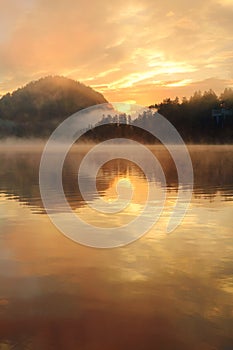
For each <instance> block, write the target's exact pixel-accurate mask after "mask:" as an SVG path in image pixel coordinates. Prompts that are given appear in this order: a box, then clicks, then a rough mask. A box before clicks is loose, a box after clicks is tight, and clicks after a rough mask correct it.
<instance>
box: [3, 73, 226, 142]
mask: <svg viewBox="0 0 233 350" xmlns="http://www.w3.org/2000/svg"><path fill="white" fill-rule="evenodd" d="M106 102H107V100H106V99H105V98H104V96H103V95H101V94H100V93H98V92H96V91H95V90H93V89H92V88H90V87H88V86H85V85H84V84H81V83H79V82H77V81H74V80H72V79H68V78H64V77H59V76H56V77H46V78H42V79H40V80H38V81H35V82H31V83H29V84H27V85H26V86H25V87H23V88H20V89H18V90H16V91H14V92H13V93H12V94H10V93H8V94H6V95H4V96H3V97H2V98H1V99H0V137H1V138H5V137H11V136H14V137H20V138H22V137H24V138H25V137H26V138H28V137H40V138H47V137H49V135H50V134H51V132H52V131H53V130H54V129H55V128H56V127H57V126H58V125H59V124H60V123H61V122H62V121H63V120H64V119H65V118H67V117H68V116H69V115H71V114H73V113H75V112H77V111H79V110H81V109H84V108H86V107H89V106H93V105H96V104H101V103H106ZM156 112H159V113H160V114H161V115H163V116H164V117H165V118H167V119H168V120H169V121H170V122H171V123H172V124H173V125H174V127H175V128H176V129H177V131H178V132H179V133H180V135H181V137H182V138H183V139H184V141H185V142H187V143H213V144H219V143H220V144H221V143H232V142H233V90H232V89H231V88H226V89H225V90H224V91H223V92H222V93H221V94H220V95H219V96H217V95H216V93H215V92H214V91H213V90H209V91H205V92H204V93H202V92H201V91H197V92H195V93H194V94H193V96H191V97H190V98H189V99H188V98H186V97H183V98H182V100H181V101H180V100H179V98H178V97H176V98H175V99H174V100H172V99H170V98H166V99H164V100H163V101H162V102H161V103H159V104H152V105H150V106H149V111H148V112H144V113H142V114H140V115H139V116H138V118H137V119H135V120H134V121H133V122H130V123H129V119H130V116H129V115H126V114H120V115H118V116H117V115H116V116H115V117H112V116H110V115H108V116H103V119H102V121H101V122H100V123H99V124H98V125H95V126H94V127H95V128H94V130H91V131H87V133H86V134H85V135H84V138H85V139H86V140H92V141H99V140H103V139H106V138H113V137H127V138H132V139H135V140H139V141H140V142H143V143H156V142H158V140H155V138H154V137H152V135H150V134H149V133H148V132H145V131H144V130H142V129H143V128H144V127H145V126H147V127H149V128H150V127H155V128H156V118H155V115H156V114H155V113H156ZM114 118H115V119H114ZM107 122H109V123H110V124H109V125H104V126H103V125H102V124H106V123H107ZM129 124H130V125H129Z"/></svg>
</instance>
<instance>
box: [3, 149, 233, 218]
mask: <svg viewBox="0 0 233 350" xmlns="http://www.w3.org/2000/svg"><path fill="white" fill-rule="evenodd" d="M152 150H153V153H154V154H155V156H156V157H157V159H158V161H159V162H160V164H161V166H162V168H163V171H164V173H165V176H166V182H167V187H168V190H169V191H177V172H176V168H175V164H174V162H173V160H172V158H171V156H170V155H169V154H168V152H167V151H166V150H165V149H163V148H162V147H160V146H154V147H153V148H152ZM190 153H191V158H192V162H193V168H194V194H195V195H196V196H202V197H203V196H207V197H208V196H209V197H212V196H214V195H215V194H216V193H217V191H218V192H220V194H221V195H222V196H223V197H224V198H225V199H227V198H229V193H230V189H231V188H232V168H233V157H232V147H231V146H229V147H227V146H226V147H225V148H224V150H223V149H222V148H221V147H217V146H213V147H210V146H208V147H205V146H194V147H190ZM85 154H86V151H84V150H82V151H80V152H77V150H75V151H74V152H73V151H72V152H70V154H69V155H68V157H67V159H66V161H65V164H64V168H63V187H64V192H65V194H66V196H67V199H68V201H69V203H70V206H71V207H72V209H75V208H77V207H80V206H83V205H85V202H84V201H83V198H82V196H81V193H80V191H79V189H78V181H77V171H78V167H79V164H80V162H81V160H82V158H83V156H84V155H85ZM0 162H1V168H0V178H1V182H0V191H1V192H2V193H5V194H6V195H7V196H8V197H12V196H13V197H16V198H17V200H19V201H20V202H23V203H25V204H26V205H29V206H30V207H33V208H37V211H38V208H39V209H40V211H41V212H43V211H44V210H43V205H42V201H41V198H40V191H39V184H38V173H39V163H40V152H22V153H21V152H16V153H13V152H8V153H5V154H3V153H0ZM91 175H92V174H89V176H91ZM128 175H134V176H136V177H140V178H142V177H144V174H143V172H142V171H141V169H139V168H138V166H137V165H135V164H133V163H132V162H129V161H126V160H123V159H115V160H112V161H109V162H107V163H106V164H104V166H103V167H102V168H101V169H100V170H99V173H98V176H97V189H98V191H99V192H100V193H104V192H105V191H106V190H107V189H108V188H109V187H110V186H111V185H112V183H113V181H114V179H115V178H116V177H119V176H128ZM149 180H150V181H156V179H155V178H154V177H153V174H150V175H149ZM87 190H88V187H87ZM90 196H91V193H90Z"/></svg>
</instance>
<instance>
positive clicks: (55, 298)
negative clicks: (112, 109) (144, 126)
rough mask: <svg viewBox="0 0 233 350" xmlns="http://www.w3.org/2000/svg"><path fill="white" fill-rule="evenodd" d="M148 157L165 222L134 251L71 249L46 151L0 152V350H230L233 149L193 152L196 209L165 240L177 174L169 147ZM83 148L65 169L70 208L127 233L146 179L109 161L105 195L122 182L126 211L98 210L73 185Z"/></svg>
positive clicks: (100, 184)
mask: <svg viewBox="0 0 233 350" xmlns="http://www.w3.org/2000/svg"><path fill="white" fill-rule="evenodd" d="M149 148H150V149H151V151H152V152H153V153H154V155H155V156H156V157H157V159H158V160H159V161H160V163H161V165H162V168H163V170H164V173H165V176H166V201H165V205H164V208H163V211H162V214H161V217H160V218H159V220H158V222H157V223H156V224H155V225H154V226H153V227H152V228H151V229H150V230H149V231H148V232H147V233H146V234H145V235H143V237H141V238H140V239H138V240H136V241H134V242H133V243H130V244H128V245H126V246H122V247H117V248H112V249H97V248H91V247H87V246H84V245H81V244H78V243H75V242H73V241H72V240H70V239H69V238H67V237H66V236H64V235H63V234H62V233H61V232H60V231H59V230H58V229H57V228H56V227H55V226H54V225H53V224H52V222H51V221H50V220H49V218H48V216H47V215H46V212H45V210H44V207H43V204H42V200H41V197H40V191H39V185H38V173H39V164H40V157H41V150H42V148H41V146H40V145H39V144H38V145H36V144H34V146H33V147H32V146H31V147H27V145H26V144H25V145H21V144H18V145H15V146H10V145H9V144H6V145H4V144H2V145H0V218H1V220H0V350H8V349H9V350H10V349H17V350H18V349H23V350H27V349H30V350H37V349H38V350H42V349H43V350H50V349H59V350H61V349H72V350H73V349H82V350H84V349H86V350H100V349H101V350H119V349H123V350H124V349H127V350H131V349H132V350H150V349H151V350H152V349H153V350H155V349H158V350H176V349H177V350H215V349H218V350H230V349H233V337H232V329H233V259H232V258H233V230H232V223H233V220H232V217H233V212H232V209H233V191H232V190H233V176H232V169H233V146H227V145H224V146H189V151H190V156H191V159H192V163H193V170H194V190H193V195H192V200H191V203H190V205H189V208H188V211H187V214H186V216H185V217H184V219H183V221H182V222H181V224H180V225H179V226H178V227H177V228H176V229H175V230H174V231H173V232H172V233H170V234H167V233H166V230H165V228H166V225H167V222H168V220H169V217H170V215H171V211H172V205H174V203H175V200H176V196H177V191H178V180H177V173H176V168H175V165H174V162H173V160H172V158H171V156H170V155H169V154H168V152H167V151H166V150H165V149H164V148H162V147H160V146H150V147H149ZM89 149H90V146H88V145H86V146H79V145H77V146H75V147H73V148H72V150H71V152H69V154H68V156H67V158H66V160H65V164H64V168H63V187H64V192H65V194H66V198H67V200H68V202H69V204H70V207H71V208H72V210H73V211H74V212H75V213H76V215H78V216H80V217H81V218H82V219H83V220H89V222H90V223H91V225H96V226H97V227H105V228H106V227H112V226H113V225H115V226H116V227H118V226H121V225H123V224H127V223H128V222H129V221H130V220H132V218H134V217H135V216H137V215H139V213H140V210H141V207H142V205H143V203H144V202H145V201H146V192H147V181H148V179H146V178H145V176H144V174H143V172H142V170H141V169H140V168H139V167H138V166H137V165H135V164H134V163H133V162H131V161H127V160H126V159H115V160H112V161H109V162H107V163H106V164H104V166H103V167H102V168H101V169H100V171H99V172H98V176H97V189H98V192H99V194H100V196H101V198H103V199H104V200H105V201H106V202H108V201H110V202H111V201H113V200H114V199H115V198H116V184H117V182H118V181H119V180H121V179H127V181H129V182H130V183H131V184H132V186H133V189H134V195H133V197H132V204H131V205H129V206H128V207H127V208H126V209H125V210H124V212H119V213H117V214H115V215H110V214H103V213H97V212H95V211H94V210H92V209H91V208H89V207H88V203H87V202H85V200H84V199H83V197H82V195H81V194H80V191H79V189H78V186H77V167H78V165H79V164H80V162H81V160H82V159H83V156H84V155H85V154H86V153H87V151H88V150H89ZM106 152H108V150H107V149H106ZM149 181H150V182H152V183H153V182H154V183H155V185H156V186H159V184H158V183H157V182H156V179H155V178H153V177H151V178H150V179H149ZM48 194H49V192H48ZM89 195H90V196H89V198H90V202H92V201H93V202H94V201H95V200H96V198H95V196H91V193H90V194H89ZM63 214H64V213H63V212H62V208H61V210H60V213H59V215H63ZM149 219H150V218H149Z"/></svg>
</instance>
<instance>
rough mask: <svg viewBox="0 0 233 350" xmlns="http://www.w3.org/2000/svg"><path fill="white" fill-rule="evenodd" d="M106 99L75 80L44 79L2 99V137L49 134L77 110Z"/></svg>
mask: <svg viewBox="0 0 233 350" xmlns="http://www.w3.org/2000/svg"><path fill="white" fill-rule="evenodd" d="M106 102H107V100H106V99H105V98H104V96H103V95H101V94H100V93H98V92H96V91H95V90H93V89H92V88H90V87H88V86H85V85H84V84H81V83H79V82H77V81H75V80H72V79H68V78H65V77H61V76H54V77H51V76H49V77H45V78H41V79H40V80H37V81H33V82H31V83H29V84H27V85H26V86H24V87H23V88H20V89H18V90H16V91H14V92H13V93H12V94H10V93H8V94H6V95H4V96H3V97H2V98H1V99H0V136H2V137H4V136H11V135H14V136H19V137H24V136H25V137H27V136H37V137H41V136H48V135H49V134H50V133H51V132H52V131H53V130H54V129H55V128H56V126H57V125H59V123H60V122H61V121H63V120H64V119H65V118H66V117H68V116H69V115H71V114H73V113H74V112H77V111H78V110H81V109H83V108H86V107H90V106H93V105H95V104H101V103H106Z"/></svg>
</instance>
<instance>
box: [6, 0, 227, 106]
mask: <svg viewBox="0 0 233 350" xmlns="http://www.w3.org/2000/svg"><path fill="white" fill-rule="evenodd" d="M0 9H1V10H0V95H3V94H5V93H6V92H11V91H13V90H15V89H17V88H19V87H22V86H23V85H25V84H26V83H28V82H30V81H31V80H36V79H39V78H41V77H44V76H47V75H63V76H66V77H69V78H72V79H75V80H78V81H80V82H82V83H84V84H86V85H89V86H91V87H93V88H94V89H95V90H97V91H99V92H101V93H103V94H104V96H105V97H106V99H107V100H108V101H109V102H126V101H127V102H131V103H138V104H142V105H150V104H153V103H157V102H160V101H162V100H163V99H164V98H166V97H171V98H175V97H176V96H178V97H180V98H182V97H183V96H187V97H189V96H190V95H192V94H193V93H194V91H196V90H201V91H205V90H209V89H210V88H212V89H213V90H214V91H215V92H216V93H217V94H219V93H221V92H222V91H223V90H224V88H226V87H233V20H232V18H233V0H204V1H203V0H195V1H187V0H176V1H172V0H158V1H157V0H131V1H130V0H117V1H113V0H49V1H48V0H20V1H19V0H0Z"/></svg>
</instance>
